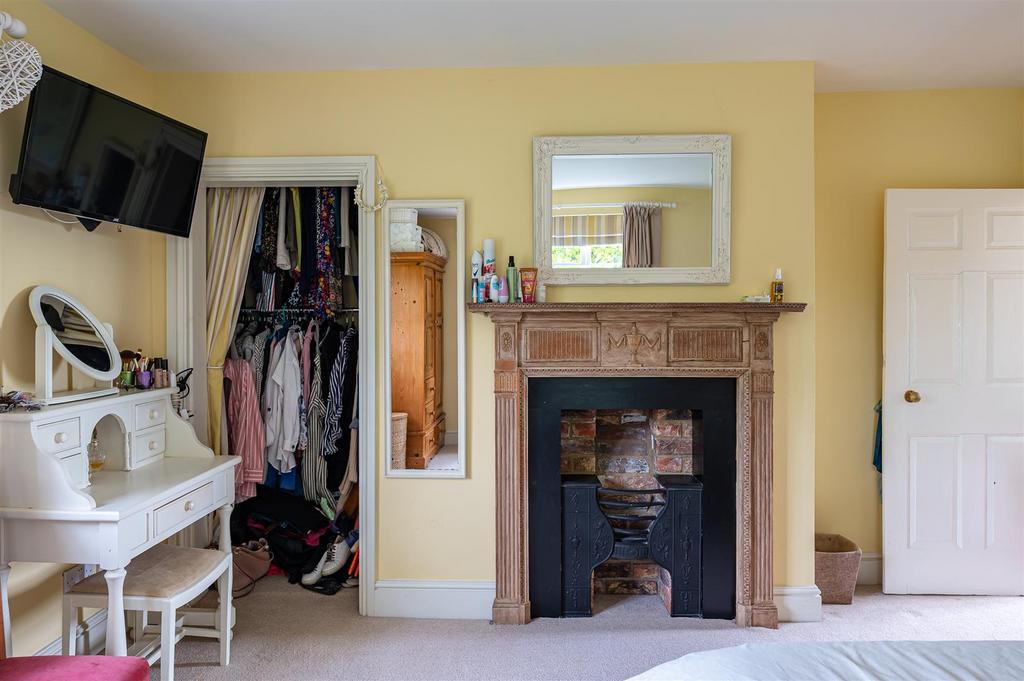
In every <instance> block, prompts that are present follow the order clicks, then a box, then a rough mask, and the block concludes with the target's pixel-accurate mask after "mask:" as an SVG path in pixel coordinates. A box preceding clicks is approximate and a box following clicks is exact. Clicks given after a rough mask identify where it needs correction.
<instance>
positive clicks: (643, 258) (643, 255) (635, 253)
mask: <svg viewBox="0 0 1024 681" xmlns="http://www.w3.org/2000/svg"><path fill="white" fill-rule="evenodd" d="M660 250H661V206H660V205H658V204H656V203H653V204H652V203H627V204H625V205H624V206H623V207H622V266H623V267H657V266H658V264H659V260H660V254H659V252H660Z"/></svg>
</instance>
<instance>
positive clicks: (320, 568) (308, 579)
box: [302, 549, 330, 586]
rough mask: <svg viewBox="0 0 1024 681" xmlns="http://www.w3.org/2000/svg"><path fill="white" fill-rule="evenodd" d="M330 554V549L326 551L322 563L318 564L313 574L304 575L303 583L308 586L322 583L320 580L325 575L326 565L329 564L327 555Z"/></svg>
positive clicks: (321, 559)
mask: <svg viewBox="0 0 1024 681" xmlns="http://www.w3.org/2000/svg"><path fill="white" fill-rule="evenodd" d="M328 553H330V549H328V550H327V551H324V555H322V556H320V562H319V563H317V564H316V567H315V568H313V571H312V572H307V573H306V574H304V575H302V583H303V584H305V585H306V586H313V585H314V584H316V583H317V582H319V581H320V578H321V577H322V576H323V574H324V564H325V563H326V562H327V554H328Z"/></svg>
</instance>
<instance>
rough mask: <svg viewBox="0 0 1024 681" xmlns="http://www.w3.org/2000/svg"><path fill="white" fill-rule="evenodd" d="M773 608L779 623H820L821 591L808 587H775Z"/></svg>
mask: <svg viewBox="0 0 1024 681" xmlns="http://www.w3.org/2000/svg"><path fill="white" fill-rule="evenodd" d="M775 607H777V608H778V609H779V621H780V622H820V621H821V591H819V590H818V587H816V586H814V585H813V584H811V585H810V586H777V587H775Z"/></svg>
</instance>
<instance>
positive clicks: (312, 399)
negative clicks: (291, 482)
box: [302, 326, 331, 503]
mask: <svg viewBox="0 0 1024 681" xmlns="http://www.w3.org/2000/svg"><path fill="white" fill-rule="evenodd" d="M324 333H325V335H326V334H330V333H331V327H330V326H328V327H327V328H326V329H325V331H324ZM314 334H315V336H316V337H315V339H314V341H315V342H314V347H313V349H312V353H311V354H312V361H313V372H312V374H313V376H312V380H311V381H310V385H309V408H308V409H307V411H306V422H307V424H308V430H309V434H308V446H307V447H306V453H305V455H304V456H303V457H302V491H303V494H304V495H305V497H306V499H308V500H309V501H312V502H313V503H317V502H318V501H319V500H320V499H321V498H330V496H331V491H330V488H328V487H327V462H326V461H325V460H324V457H323V453H322V451H321V450H322V447H323V436H324V421H325V418H326V415H327V405H326V404H325V403H324V398H323V387H322V385H321V384H322V382H323V379H322V377H321V363H320V357H321V347H320V344H321V339H320V327H316V329H315V331H314Z"/></svg>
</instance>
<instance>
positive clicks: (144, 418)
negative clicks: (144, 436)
mask: <svg viewBox="0 0 1024 681" xmlns="http://www.w3.org/2000/svg"><path fill="white" fill-rule="evenodd" d="M166 421H167V401H166V400H155V401H153V402H143V403H142V404H136V405H135V430H145V429H146V428H152V427H153V426H160V425H163V424H164V422H166Z"/></svg>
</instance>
